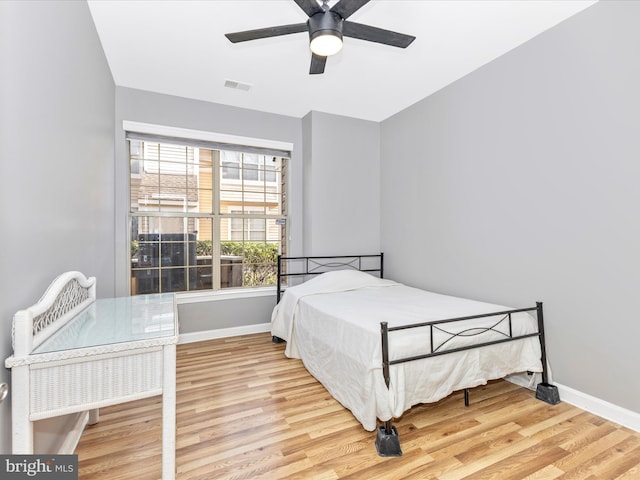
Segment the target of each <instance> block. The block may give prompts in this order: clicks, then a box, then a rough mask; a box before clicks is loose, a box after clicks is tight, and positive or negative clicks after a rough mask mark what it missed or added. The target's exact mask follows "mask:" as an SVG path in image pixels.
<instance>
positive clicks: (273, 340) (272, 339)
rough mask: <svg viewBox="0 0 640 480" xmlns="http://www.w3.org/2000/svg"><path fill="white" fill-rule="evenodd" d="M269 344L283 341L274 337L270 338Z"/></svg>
mask: <svg viewBox="0 0 640 480" xmlns="http://www.w3.org/2000/svg"><path fill="white" fill-rule="evenodd" d="M271 343H284V340H283V339H281V338H280V337H276V336H275V335H274V336H272V337H271Z"/></svg>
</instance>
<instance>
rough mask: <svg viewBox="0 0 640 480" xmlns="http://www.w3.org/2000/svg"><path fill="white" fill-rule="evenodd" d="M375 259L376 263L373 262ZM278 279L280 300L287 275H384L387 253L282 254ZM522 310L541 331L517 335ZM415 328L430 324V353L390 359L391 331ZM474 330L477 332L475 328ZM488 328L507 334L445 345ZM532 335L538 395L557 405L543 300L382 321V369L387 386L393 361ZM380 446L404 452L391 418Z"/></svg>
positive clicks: (385, 451)
mask: <svg viewBox="0 0 640 480" xmlns="http://www.w3.org/2000/svg"><path fill="white" fill-rule="evenodd" d="M372 263H373V265H372ZM277 267H278V280H277V301H278V302H280V298H281V295H282V292H283V288H284V284H283V281H284V280H285V279H287V278H295V277H299V279H301V280H303V281H304V280H305V278H306V277H308V276H310V275H319V274H321V273H325V272H328V271H333V270H344V269H353V270H359V271H362V272H369V273H371V274H374V275H375V274H377V275H379V277H380V278H383V276H384V254H382V253H379V254H375V255H339V256H317V257H283V256H281V255H278V266H277ZM520 312H535V313H536V317H537V320H538V331H537V332H534V333H529V334H526V335H515V336H514V335H513V334H512V328H511V321H512V319H511V316H512V315H513V314H515V313H520ZM487 317H500V319H499V320H497V321H496V323H495V324H493V325H492V326H490V327H486V328H483V329H478V328H474V329H469V330H467V331H462V332H459V333H450V332H447V331H446V330H445V326H446V325H447V324H450V323H453V322H460V321H464V320H472V319H477V318H487ZM500 325H502V326H507V327H508V334H506V333H504V332H502V331H500V330H497V329H496V328H497V327H498V326H500ZM412 328H429V330H430V334H431V335H430V337H431V345H429V348H428V351H427V353H424V354H422V355H417V356H411V357H406V358H400V359H396V360H389V334H392V333H393V332H395V331H399V330H408V329H412ZM434 330H437V331H439V332H440V333H444V334H445V335H449V337H447V338H446V340H444V341H442V342H441V343H440V344H438V345H435V344H434V342H433V332H434ZM471 330H474V331H475V332H473V333H472V332H471ZM487 331H493V332H497V333H500V334H501V335H503V336H504V338H502V339H499V340H493V341H490V342H483V343H477V344H474V345H470V346H465V347H458V348H450V349H445V348H443V347H445V346H446V344H447V343H448V342H449V341H450V340H452V339H454V338H455V337H458V336H476V335H481V334H483V333H486V332H487ZM529 337H539V338H540V350H541V353H542V355H541V361H542V381H541V382H540V383H539V384H538V386H537V388H536V398H537V399H539V400H542V401H544V402H547V403H549V404H551V405H556V404H557V403H559V402H560V397H559V395H558V388H557V387H556V386H554V385H552V384H550V383H549V382H548V373H547V354H546V347H545V337H544V320H543V313H542V302H536V306H535V307H529V308H519V309H513V310H504V311H500V312H493V313H485V314H480V315H470V316H465V317H457V318H449V319H443V320H435V321H431V322H422V323H414V324H410V325H401V326H397V327H389V326H388V323H387V322H381V324H380V341H381V344H382V373H383V376H384V380H385V383H386V385H387V388H389V383H390V367H391V365H397V364H399V363H405V362H412V361H415V360H420V359H423V358H429V357H435V356H439V355H446V354H449V353H455V352H461V351H464V350H471V349H474V348H481V347H486V346H489V345H495V344H498V343H504V342H513V341H516V340H521V339H524V338H529ZM273 342H274V343H279V342H283V340H282V339H280V338H278V337H273ZM464 404H465V406H469V389H467V388H465V389H464ZM375 445H376V449H377V451H378V455H380V456H381V457H398V456H401V455H402V450H401V449H400V440H399V437H398V432H397V430H396V428H395V426H393V424H392V421H391V420H387V421H385V422H384V424H383V425H380V426H379V427H378V430H377V436H376V441H375Z"/></svg>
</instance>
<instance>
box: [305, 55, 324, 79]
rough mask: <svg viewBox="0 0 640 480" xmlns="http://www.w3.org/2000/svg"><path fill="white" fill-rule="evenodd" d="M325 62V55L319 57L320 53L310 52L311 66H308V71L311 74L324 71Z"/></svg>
mask: <svg viewBox="0 0 640 480" xmlns="http://www.w3.org/2000/svg"><path fill="white" fill-rule="evenodd" d="M326 63H327V57H321V56H320V55H316V54H315V53H312V54H311V68H309V73H310V74H311V75H317V74H319V73H324V66H325V64H326Z"/></svg>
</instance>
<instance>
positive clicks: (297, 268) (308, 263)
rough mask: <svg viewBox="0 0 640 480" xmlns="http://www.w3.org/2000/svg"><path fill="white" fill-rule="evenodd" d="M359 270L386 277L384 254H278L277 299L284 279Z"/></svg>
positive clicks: (280, 293)
mask: <svg viewBox="0 0 640 480" xmlns="http://www.w3.org/2000/svg"><path fill="white" fill-rule="evenodd" d="M347 269H353V270H359V271H361V272H368V273H371V274H375V273H377V274H378V275H379V276H380V278H384V254H383V253H378V254H375V255H336V256H320V257H283V256H282V255H278V292H277V301H278V302H280V297H281V295H282V287H283V279H287V278H289V277H302V279H303V280H304V277H306V276H309V275H320V274H321V273H325V272H331V271H333V270H347Z"/></svg>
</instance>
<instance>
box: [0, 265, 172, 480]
mask: <svg viewBox="0 0 640 480" xmlns="http://www.w3.org/2000/svg"><path fill="white" fill-rule="evenodd" d="M69 273H77V272H67V274H63V275H68V274H69ZM63 275H61V277H62V276H63ZM80 275H81V274H80ZM59 278H60V277H58V279H59ZM58 279H56V281H58ZM83 279H84V277H82V279H80V281H79V282H78V279H76V283H79V284H82V280H83ZM84 281H86V282H90V283H91V284H90V285H87V286H85V291H86V292H88V294H87V298H83V299H82V298H81V299H80V300H78V301H74V302H71V303H75V305H72V306H71V307H70V308H60V307H59V306H56V305H55V302H54V303H53V304H52V303H51V302H46V303H48V304H50V305H49V307H48V309H47V310H46V312H48V313H47V315H49V316H51V317H54V318H53V319H49V320H47V322H46V324H45V325H44V326H41V325H36V324H37V323H38V318H39V317H41V316H42V315H43V314H44V313H40V314H39V315H38V311H37V310H38V308H36V307H37V306H38V305H40V303H42V302H43V300H46V297H47V294H48V293H49V290H48V291H47V293H45V296H43V298H42V299H41V300H40V302H39V303H38V304H36V305H34V306H33V307H31V308H30V309H27V310H21V311H20V312H18V313H16V316H15V317H14V332H13V335H14V355H13V356H12V357H9V358H8V359H7V360H6V362H5V364H6V366H7V367H8V368H11V369H12V392H13V394H12V395H13V401H12V424H13V453H16V454H30V453H34V451H33V422H34V421H36V420H40V419H44V418H50V417H55V416H59V415H65V414H69V413H75V412H85V411H88V412H89V420H88V423H89V424H92V423H96V422H97V421H98V409H99V408H100V407H105V406H107V405H114V404H118V403H123V402H128V401H131V400H137V399H140V398H145V397H150V396H154V395H162V478H163V479H164V480H170V479H174V478H175V437H176V343H177V341H178V321H177V318H178V316H177V307H176V303H175V296H174V295H173V294H171V293H169V294H152V295H140V296H135V297H121V298H110V299H98V300H95V279H84ZM67 283H68V282H67ZM52 286H53V284H52ZM74 288H75V287H74ZM50 289H51V287H50ZM60 295H61V293H60V292H58V294H57V295H55V297H60ZM67 302H68V301H67ZM58 303H60V302H58ZM39 310H43V309H42V308H40V309H39ZM65 310H66V311H65ZM43 312H44V310H43ZM34 313H35V314H36V315H34ZM60 319H63V321H60ZM29 336H30V337H31V340H30V341H31V344H29V339H28V338H27V339H26V340H25V338H26V337H29ZM23 337H25V338H23ZM25 342H26V343H25Z"/></svg>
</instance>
